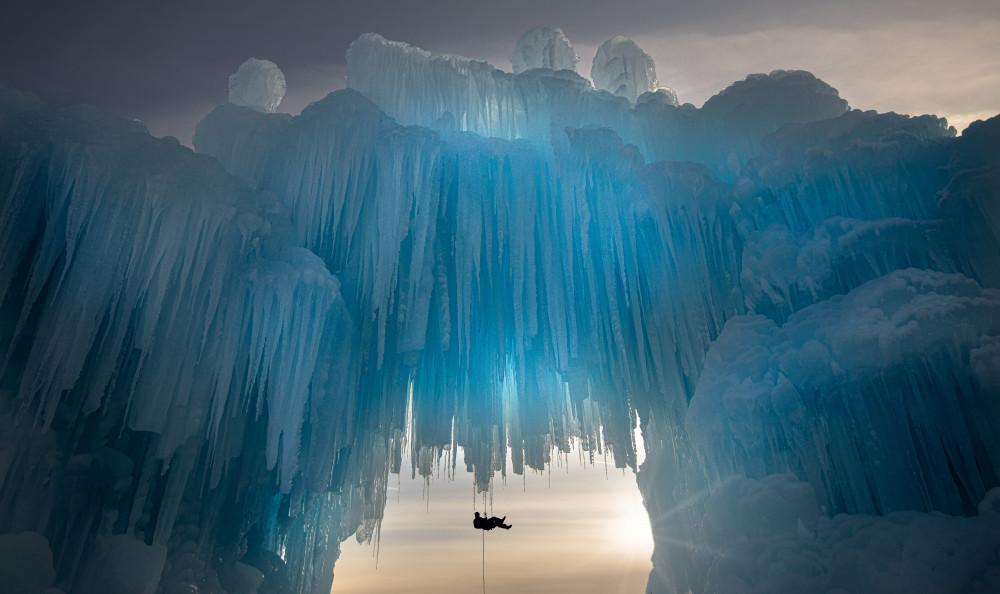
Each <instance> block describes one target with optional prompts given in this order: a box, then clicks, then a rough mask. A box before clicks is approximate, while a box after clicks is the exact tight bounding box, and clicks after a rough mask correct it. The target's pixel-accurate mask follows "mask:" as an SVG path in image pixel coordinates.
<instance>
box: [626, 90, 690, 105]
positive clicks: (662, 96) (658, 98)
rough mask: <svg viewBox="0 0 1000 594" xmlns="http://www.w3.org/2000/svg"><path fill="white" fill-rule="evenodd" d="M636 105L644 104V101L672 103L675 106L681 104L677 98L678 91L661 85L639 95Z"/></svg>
mask: <svg viewBox="0 0 1000 594" xmlns="http://www.w3.org/2000/svg"><path fill="white" fill-rule="evenodd" d="M635 103H636V105H642V104H644V103H660V104H663V105H672V106H674V107H676V106H678V105H680V104H681V102H680V100H678V99H677V92H676V91H674V90H673V89H671V88H670V87H660V88H659V89H656V90H655V91H649V92H648V93H643V94H642V95H639V98H638V99H636V100H635Z"/></svg>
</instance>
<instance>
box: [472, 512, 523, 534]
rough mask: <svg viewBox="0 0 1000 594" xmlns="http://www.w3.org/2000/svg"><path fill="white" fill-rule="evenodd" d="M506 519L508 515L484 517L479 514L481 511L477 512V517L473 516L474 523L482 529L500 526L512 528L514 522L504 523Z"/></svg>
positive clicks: (505, 528) (507, 528) (506, 528)
mask: <svg viewBox="0 0 1000 594" xmlns="http://www.w3.org/2000/svg"><path fill="white" fill-rule="evenodd" d="M506 519H507V516H504V517H502V518H498V517H496V516H493V517H492V518H482V517H480V516H479V512H476V517H475V518H473V520H472V525H473V526H474V527H476V528H479V529H480V530H493V529H494V528H496V527H498V526H499V527H500V528H503V529H504V530H510V527H511V526H512V525H513V524H504V523H503V522H504V520H506Z"/></svg>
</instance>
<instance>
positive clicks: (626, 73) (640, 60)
mask: <svg viewBox="0 0 1000 594" xmlns="http://www.w3.org/2000/svg"><path fill="white" fill-rule="evenodd" d="M590 78H591V80H593V81H594V86H595V87H596V88H597V89H599V90H602V91H607V92H609V93H611V94H612V95H615V96H616V97H625V98H626V99H628V100H629V102H630V103H635V100H636V99H638V98H639V95H642V94H643V93H649V92H652V91H655V90H656V87H657V85H658V82H657V80H656V66H655V65H654V64H653V58H651V57H649V54H647V53H646V52H644V51H642V48H640V47H639V46H638V45H636V43H635V42H634V41H632V40H631V39H628V38H625V37H622V36H618V37H613V38H611V39H609V40H607V41H605V42H604V43H602V44H601V47H599V48H597V54H595V55H594V63H593V65H592V66H591V68H590Z"/></svg>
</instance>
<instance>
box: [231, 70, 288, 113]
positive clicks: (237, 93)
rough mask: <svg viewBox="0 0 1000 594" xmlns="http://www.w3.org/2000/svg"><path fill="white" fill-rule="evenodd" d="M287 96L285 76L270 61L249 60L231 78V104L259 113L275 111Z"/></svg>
mask: <svg viewBox="0 0 1000 594" xmlns="http://www.w3.org/2000/svg"><path fill="white" fill-rule="evenodd" d="M284 96H285V75H284V74H283V73H282V72H281V69H280V68H278V65H277V64H275V63H274V62H272V61H270V60H259V59H257V58H249V59H248V60H247V61H245V62H243V63H242V64H240V67H239V69H238V70H237V71H236V72H235V73H233V74H231V75H230V76H229V102H230V103H232V104H233V105H243V106H245V107H249V108H251V109H255V110H257V111H262V112H264V113H270V112H272V111H274V110H275V109H276V108H277V107H278V105H279V104H280V103H281V99H282V97H284Z"/></svg>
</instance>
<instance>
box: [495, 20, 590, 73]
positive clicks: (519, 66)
mask: <svg viewBox="0 0 1000 594" xmlns="http://www.w3.org/2000/svg"><path fill="white" fill-rule="evenodd" d="M579 61H580V56H578V55H576V52H575V51H573V44H572V43H570V42H569V39H567V38H566V35H565V34H564V33H563V32H562V29H551V28H549V27H535V28H534V29H531V30H529V31H528V32H527V33H525V34H524V35H522V36H521V38H520V39H518V40H517V45H516V46H515V47H514V53H512V54H511V55H510V64H511V67H512V68H513V69H514V74H520V73H522V72H524V71H525V70H531V69H532V68H551V69H552V70H576V63H577V62H579Z"/></svg>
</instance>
